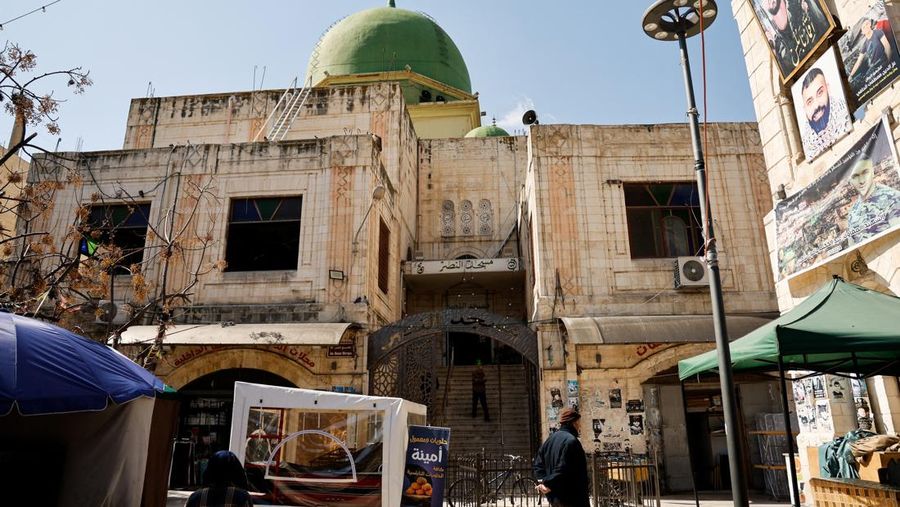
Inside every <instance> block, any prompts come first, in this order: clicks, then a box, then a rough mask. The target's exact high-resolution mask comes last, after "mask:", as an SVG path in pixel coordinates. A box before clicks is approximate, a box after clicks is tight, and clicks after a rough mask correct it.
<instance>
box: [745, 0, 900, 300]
mask: <svg viewBox="0 0 900 507" xmlns="http://www.w3.org/2000/svg"><path fill="white" fill-rule="evenodd" d="M887 3H888V15H889V16H890V17H891V19H892V24H893V25H894V26H897V22H898V21H900V19H898V14H900V13H898V12H897V9H896V6H894V5H892V3H891V2H887ZM869 4H870V2H868V1H865V0H838V1H835V2H829V8H830V9H831V11H832V13H833V14H834V15H835V16H836V17H837V18H838V19H840V20H842V21H843V22H844V23H845V24H846V25H847V26H850V25H852V24H853V23H855V22H856V20H857V19H859V17H860V16H862V15H864V14H865V13H866V11H867V10H868V8H869ZM732 9H733V11H734V17H735V20H736V21H737V25H738V30H739V31H740V36H741V44H742V45H743V48H744V59H745V62H746V66H747V74H748V78H749V80H750V90H751V94H752V97H753V105H754V108H755V111H756V116H757V119H758V121H759V133H760V139H761V140H762V147H763V153H764V155H765V164H766V170H767V172H768V177H769V184H770V187H771V188H770V193H771V194H772V195H774V194H775V193H776V192H777V190H778V188H779V186H780V185H784V189H785V192H786V194H787V195H791V194H793V193H795V192H798V191H800V190H802V189H803V188H804V187H806V186H807V185H809V184H810V183H811V182H812V181H814V180H815V179H816V178H817V177H819V176H820V175H821V174H822V173H823V172H825V171H826V170H827V169H828V168H829V167H830V166H831V165H833V164H834V163H835V162H837V161H838V160H839V159H840V157H841V156H843V155H844V154H845V153H846V152H847V150H848V149H849V148H850V146H852V145H853V144H854V143H856V142H857V141H858V140H859V137H860V136H861V135H862V134H863V133H864V132H865V131H866V130H868V129H869V128H871V127H872V126H874V125H875V124H876V123H878V122H879V121H880V120H881V116H882V114H883V113H884V112H885V111H889V112H893V111H896V110H897V108H898V106H900V95H898V94H897V92H896V91H895V90H894V89H893V88H888V89H887V90H884V91H882V92H881V94H880V95H878V96H877V97H875V98H874V99H873V100H872V101H871V102H870V103H869V104H867V109H866V112H865V115H864V116H863V117H862V118H861V119H859V120H857V121H855V122H854V125H853V131H852V132H851V133H850V134H849V135H848V136H846V137H844V138H843V139H841V140H839V141H838V142H837V143H835V144H834V146H832V147H831V148H829V149H827V150H825V151H824V152H823V154H822V155H819V156H818V157H817V158H816V159H815V160H813V161H808V160H805V158H804V155H803V150H802V147H801V146H800V140H799V139H800V137H799V130H798V127H797V118H796V115H795V113H794V109H793V103H792V100H791V95H790V89H789V86H790V83H788V84H787V85H783V84H781V81H780V77H779V75H778V71H777V69H776V67H775V63H774V60H773V58H772V56H771V53H770V51H769V47H768V44H767V43H766V39H765V36H764V34H763V32H762V29H761V28H760V26H759V23H758V22H757V21H756V19H755V17H754V13H753V9H752V7H751V5H750V3H749V1H748V0H733V1H732ZM835 45H836V44H835ZM892 129H893V136H894V138H895V139H897V137H898V126H897V123H896V122H894V123H893V124H892ZM766 232H767V236H768V245H769V250H770V259H771V260H770V262H771V263H772V264H774V263H775V262H776V261H777V260H776V258H775V251H776V249H775V222H774V218H773V217H768V218H767V221H766ZM856 252H859V254H860V255H861V256H862V258H863V259H864V261H865V262H866V263H867V264H868V266H869V269H870V270H871V273H869V274H867V275H865V276H862V275H860V274H859V273H855V272H853V271H852V270H851V269H850V265H851V264H852V262H853V260H855V259H856ZM835 274H836V275H840V276H843V277H844V278H845V279H846V280H848V281H853V282H856V283H861V284H863V285H867V286H870V287H872V288H875V289H877V290H882V291H884V290H889V291H891V292H893V293H894V294H900V292H898V291H900V233H897V232H894V233H892V234H890V235H888V236H886V237H883V238H881V239H880V240H877V241H875V242H873V243H869V244H867V245H865V246H863V247H860V248H855V249H851V250H850V251H848V252H846V255H844V256H842V257H840V258H837V259H835V260H833V261H832V262H829V263H827V264H825V265H823V266H820V267H818V268H816V269H813V270H811V271H809V272H807V273H804V274H802V275H799V276H796V277H794V278H792V279H791V280H789V281H785V280H781V281H778V282H777V284H776V289H777V293H778V304H779V308H780V309H781V310H782V311H786V310H788V309H790V308H792V307H793V306H794V305H795V304H797V302H799V301H801V300H803V299H804V298H806V297H807V296H808V295H809V294H811V293H812V292H814V291H815V289H817V288H818V287H820V286H821V285H822V284H823V283H825V282H826V281H828V280H829V279H830V278H831V276H832V275H835Z"/></svg>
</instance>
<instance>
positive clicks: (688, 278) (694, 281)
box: [675, 257, 709, 289]
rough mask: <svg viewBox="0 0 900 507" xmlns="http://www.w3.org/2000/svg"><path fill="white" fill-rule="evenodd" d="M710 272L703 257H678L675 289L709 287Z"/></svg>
mask: <svg viewBox="0 0 900 507" xmlns="http://www.w3.org/2000/svg"><path fill="white" fill-rule="evenodd" d="M708 286H709V271H708V270H707V269H706V260H705V259H704V258H703V257H678V258H677V259H676V260H675V288H676V289H682V288H684V287H708Z"/></svg>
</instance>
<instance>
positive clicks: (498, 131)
mask: <svg viewBox="0 0 900 507" xmlns="http://www.w3.org/2000/svg"><path fill="white" fill-rule="evenodd" d="M466 137H509V132H507V131H505V130H503V129H502V128H500V127H498V126H496V125H482V126H481V127H476V128H474V129H472V130H470V131H469V133H468V134H466Z"/></svg>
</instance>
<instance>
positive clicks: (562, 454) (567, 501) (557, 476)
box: [534, 408, 591, 507]
mask: <svg viewBox="0 0 900 507" xmlns="http://www.w3.org/2000/svg"><path fill="white" fill-rule="evenodd" d="M580 422H581V414H579V413H578V411H577V410H575V409H573V408H566V409H564V410H563V411H562V412H560V414H559V431H557V432H555V433H553V434H552V435H550V437H548V438H547V440H545V441H544V443H543V444H542V445H541V448H540V449H539V450H538V453H537V456H536V457H535V458H534V476H535V477H536V478H537V480H538V486H537V490H538V492H539V493H541V494H542V495H546V497H547V501H548V502H550V505H551V506H552V507H590V505H591V501H590V495H589V493H588V471H587V458H586V457H585V454H584V448H583V447H582V446H581V442H580V441H579V440H578V430H579V427H580Z"/></svg>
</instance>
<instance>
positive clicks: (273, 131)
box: [253, 76, 312, 143]
mask: <svg viewBox="0 0 900 507" xmlns="http://www.w3.org/2000/svg"><path fill="white" fill-rule="evenodd" d="M310 93H312V76H310V77H309V78H308V79H307V82H306V86H304V87H302V88H298V87H297V78H294V80H293V81H291V84H290V86H288V88H287V90H285V91H284V93H283V94H282V95H281V98H280V99H278V102H277V103H276V104H275V107H274V108H273V109H272V112H271V113H269V117H268V118H266V121H265V123H263V126H262V128H260V129H259V132H257V133H256V136H254V138H253V141H254V142H255V141H257V140H259V136H261V135H262V133H263V131H264V130H265V129H266V126H267V125H269V124H271V126H270V127H269V131H268V133H267V134H266V137H265V139H266V140H267V141H269V142H270V143H272V142H278V141H281V140H283V139H284V137H285V136H286V135H287V133H288V131H289V130H290V129H291V126H292V125H293V124H294V120H296V119H297V116H299V115H300V111H301V110H302V109H303V106H304V105H306V101H307V99H309V95H310ZM276 114H278V117H277V118H276V117H275V115H276ZM273 118H274V121H273Z"/></svg>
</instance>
